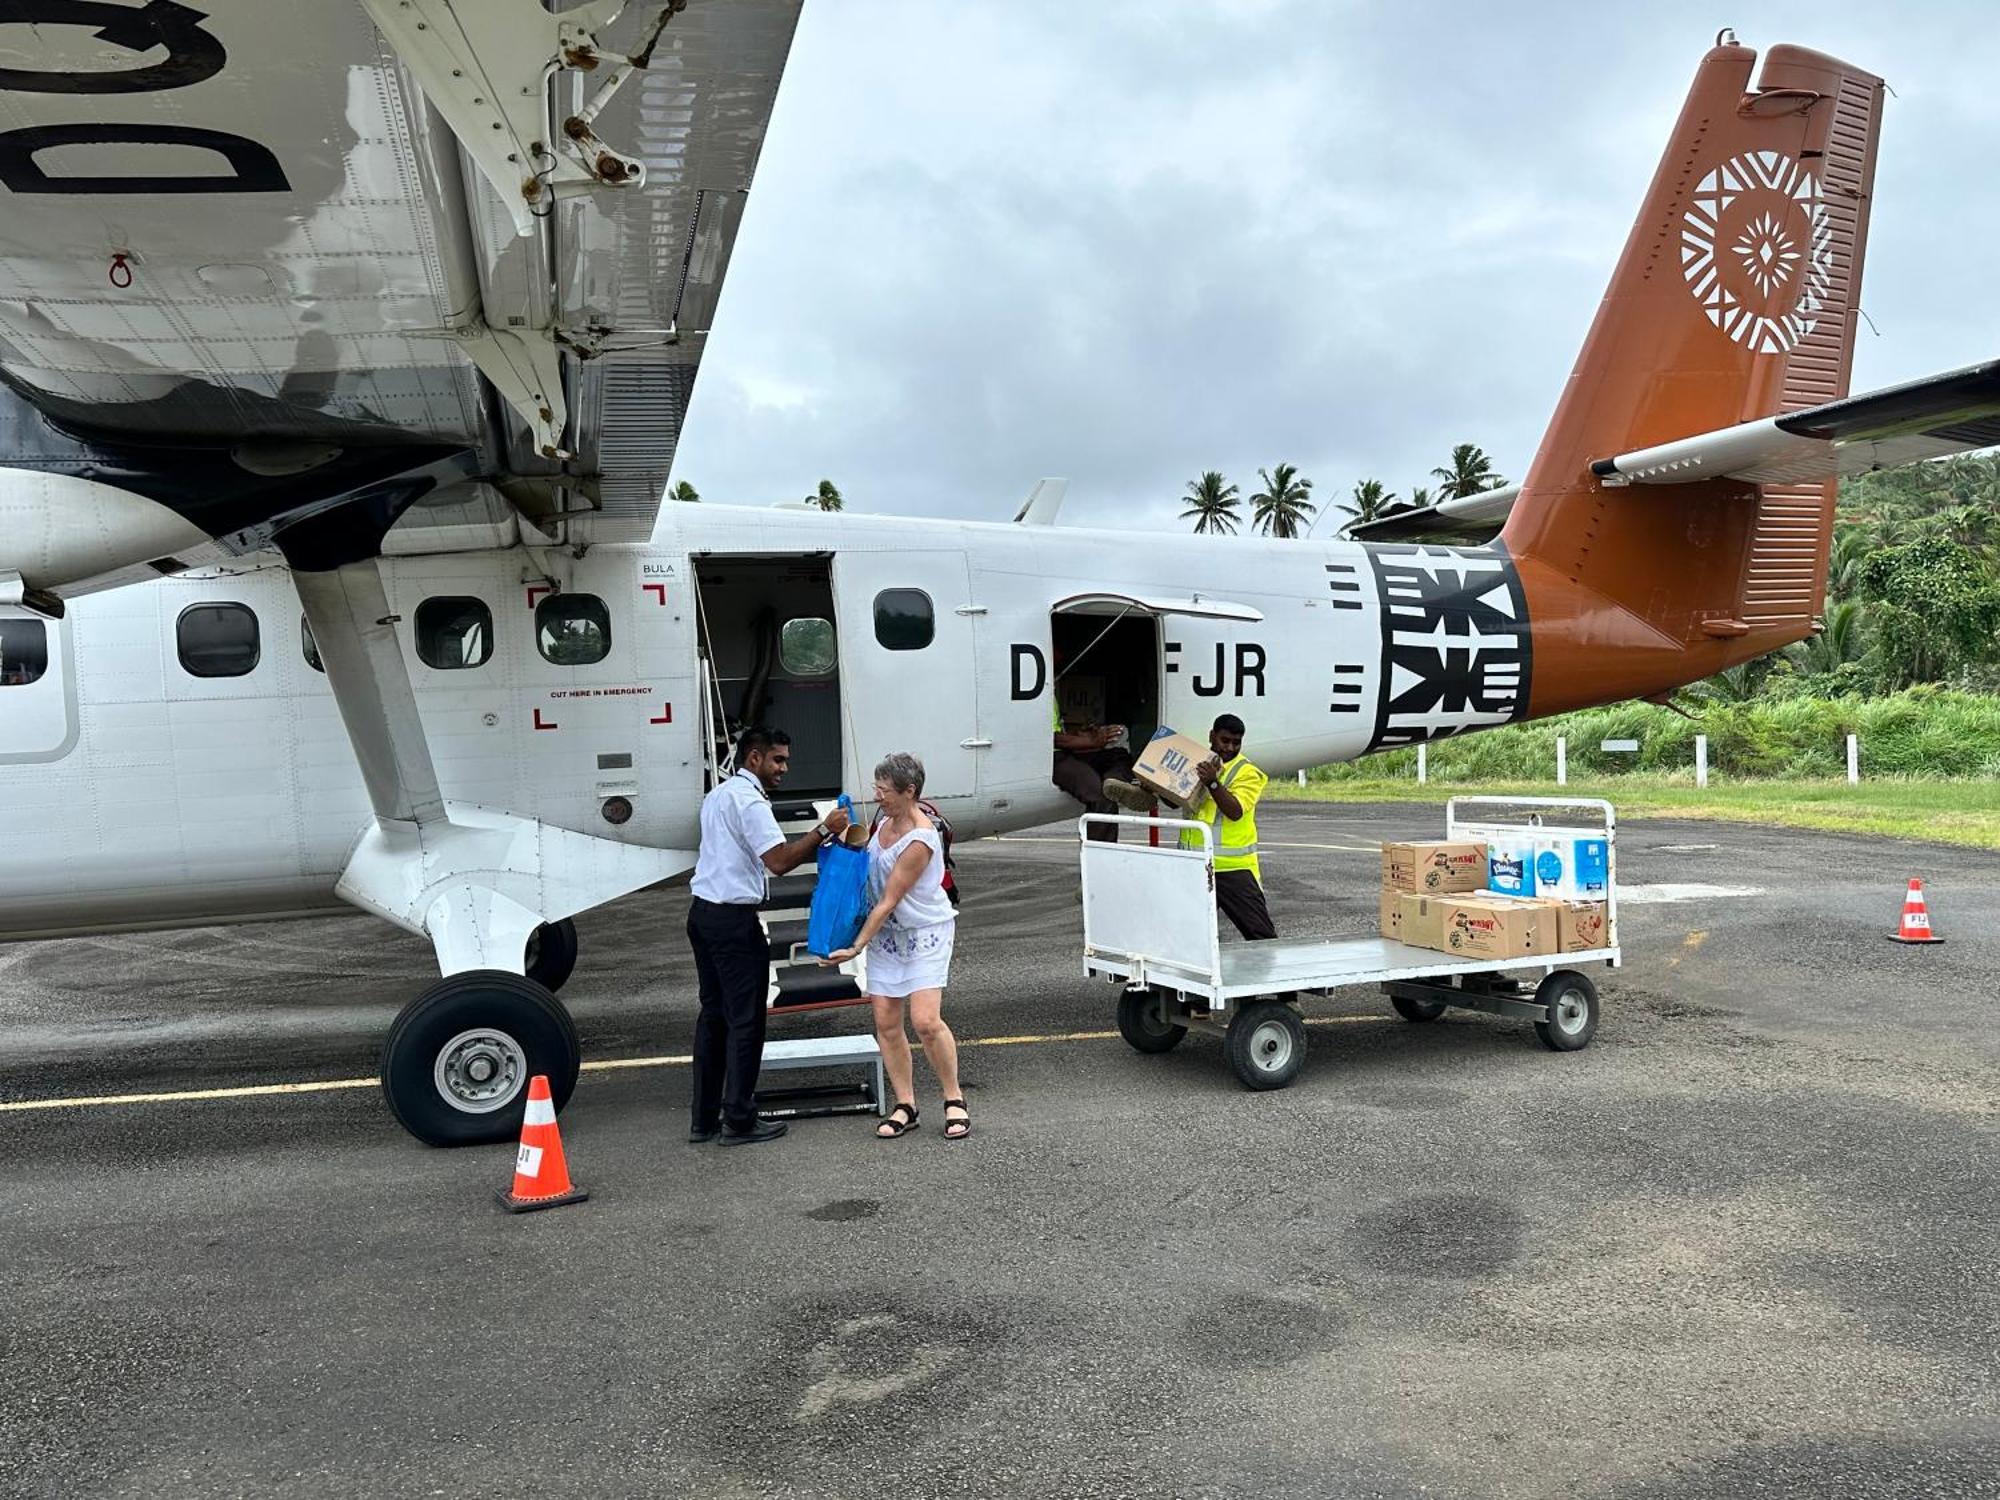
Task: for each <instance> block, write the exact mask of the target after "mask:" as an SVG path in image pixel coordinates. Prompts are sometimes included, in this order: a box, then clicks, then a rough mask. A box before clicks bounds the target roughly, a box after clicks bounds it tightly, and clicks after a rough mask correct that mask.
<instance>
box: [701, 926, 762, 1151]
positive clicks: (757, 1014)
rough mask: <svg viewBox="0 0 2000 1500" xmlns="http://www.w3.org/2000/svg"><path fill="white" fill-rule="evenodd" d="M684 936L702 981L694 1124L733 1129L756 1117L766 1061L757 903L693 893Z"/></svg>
mask: <svg viewBox="0 0 2000 1500" xmlns="http://www.w3.org/2000/svg"><path fill="white" fill-rule="evenodd" d="M687 934H688V942H689V944H690V945H692V946H693V948H694V967H695V973H696V974H697V975H698V976H699V977H700V980H701V1015H700V1016H699V1017H698V1018H697V1019H696V1021H695V1023H694V1084H693V1091H692V1095H693V1097H692V1103H693V1115H694V1128H695V1129H696V1130H713V1129H714V1128H715V1125H716V1119H717V1116H720V1117H721V1119H722V1121H723V1122H724V1123H726V1124H727V1125H728V1126H729V1128H730V1129H731V1130H748V1129H749V1128H750V1127H751V1126H752V1125H754V1124H756V1123H757V1100H756V1095H757V1070H758V1068H759V1067H761V1066H762V1065H763V1061H764V1021H765V1010H764V1001H765V998H766V996H767V995H768V994H769V993H770V988H771V944H770V940H769V939H768V938H766V937H765V936H764V928H763V925H762V924H761V923H759V922H758V920H757V908H756V907H754V906H725V905H722V904H720V903H718V902H714V901H704V900H702V899H701V898H700V897H699V896H697V897H695V900H694V905H693V906H691V907H689V908H688V925H687Z"/></svg>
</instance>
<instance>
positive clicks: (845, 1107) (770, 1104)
mask: <svg viewBox="0 0 2000 1500" xmlns="http://www.w3.org/2000/svg"><path fill="white" fill-rule="evenodd" d="M843 1067H864V1068H868V1069H869V1070H870V1075H869V1080H868V1081H867V1082H865V1083H861V1084H838V1083H827V1084H812V1085H808V1086H806V1087H804V1088H788V1089H759V1090H758V1091H757V1113H758V1115H759V1116H760V1117H761V1118H763V1119H766V1120H786V1119H792V1120H797V1119H805V1118H807V1117H810V1116H817V1115H865V1114H877V1115H879V1114H885V1113H887V1112H888V1108H889V1090H888V1080H887V1079H886V1078H885V1077H884V1076H883V1074H882V1048H881V1046H880V1045H879V1044H878V1043H877V1042H876V1040H875V1037H874V1034H873V1033H872V1032H869V1033H864V1034H862V1035H860V1036H814V1037H799V1038H796V1039H794V1040H791V1041H782V1042H766V1043H764V1065H763V1071H764V1072H766V1073H778V1072H784V1071H785V1070H787V1069H790V1068H843ZM857 1090H858V1091H859V1092H860V1094H861V1102H860V1103H848V1104H833V1103H824V1102H822V1103H816V1104H806V1103H803V1102H801V1101H805V1100H821V1101H824V1100H829V1099H833V1098H837V1097H838V1096H840V1095H842V1094H851V1093H854V1092H856V1091H857Z"/></svg>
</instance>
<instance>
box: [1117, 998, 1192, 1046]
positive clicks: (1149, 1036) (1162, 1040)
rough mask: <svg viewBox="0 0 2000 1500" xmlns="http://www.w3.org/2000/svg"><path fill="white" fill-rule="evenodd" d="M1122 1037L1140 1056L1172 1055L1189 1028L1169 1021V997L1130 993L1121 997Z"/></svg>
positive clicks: (1119, 1031) (1119, 1026) (1120, 1020)
mask: <svg viewBox="0 0 2000 1500" xmlns="http://www.w3.org/2000/svg"><path fill="white" fill-rule="evenodd" d="M1118 1034H1119V1035H1120V1036H1122V1037H1124V1038H1125V1040H1126V1041H1128V1042H1130V1043H1131V1044H1132V1046H1133V1047H1134V1048H1135V1049H1136V1050H1138V1051H1140V1052H1171V1051H1173V1050H1174V1048H1176V1047H1178V1046H1179V1045H1180V1044H1181V1039H1182V1038H1183V1037H1185V1036H1186V1035H1187V1027H1185V1026H1183V1025H1181V1024H1180V1023H1179V1022H1177V1021H1171V1020H1169V1019H1168V1018H1167V997H1166V996H1165V995H1163V994H1161V993H1160V992H1159V991H1158V990H1127V991H1125V993H1124V994H1122V995H1120V996H1119V997H1118Z"/></svg>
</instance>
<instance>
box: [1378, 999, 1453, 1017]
mask: <svg viewBox="0 0 2000 1500" xmlns="http://www.w3.org/2000/svg"><path fill="white" fill-rule="evenodd" d="M1389 1004H1390V1005H1391V1006H1393V1007H1394V1008H1395V1011H1396V1014H1397V1015H1399V1016H1401V1017H1402V1018H1403V1019H1404V1020H1405V1021H1435V1020H1436V1019H1437V1018H1438V1017H1439V1016H1441V1015H1443V1014H1444V1013H1445V1012H1446V1011H1447V1010H1449V1009H1451V1007H1450V1006H1448V1005H1446V1004H1445V1003H1444V1001H1442V1000H1419V999H1418V998H1417V997H1416V996H1414V995H1391V996H1390V997H1389Z"/></svg>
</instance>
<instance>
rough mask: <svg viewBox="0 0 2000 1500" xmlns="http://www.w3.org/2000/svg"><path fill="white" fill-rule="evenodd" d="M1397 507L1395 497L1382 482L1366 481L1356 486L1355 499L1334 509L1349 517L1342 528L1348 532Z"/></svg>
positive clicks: (1377, 480)
mask: <svg viewBox="0 0 2000 1500" xmlns="http://www.w3.org/2000/svg"><path fill="white" fill-rule="evenodd" d="M1395 505H1396V497H1395V495H1394V494H1393V493H1392V492H1391V491H1388V490H1385V489H1384V488H1383V487H1382V481H1381V480H1379V479H1364V480H1362V481H1361V482H1360V483H1359V484H1357V485H1355V486H1354V498H1353V499H1352V500H1344V501H1342V502H1340V503H1339V504H1338V505H1336V506H1334V509H1335V510H1337V511H1339V512H1341V514H1343V515H1345V516H1346V517H1347V520H1346V521H1344V522H1343V523H1342V524H1341V527H1340V529H1341V530H1342V531H1346V530H1348V529H1349V528H1350V527H1354V526H1359V525H1361V524H1363V523H1364V522H1367V521H1372V520H1374V519H1376V517H1378V516H1380V515H1382V514H1383V513H1385V512H1387V511H1389V510H1393V509H1394V508H1395Z"/></svg>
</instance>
